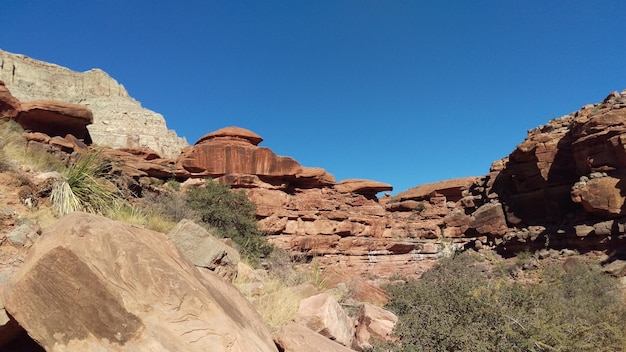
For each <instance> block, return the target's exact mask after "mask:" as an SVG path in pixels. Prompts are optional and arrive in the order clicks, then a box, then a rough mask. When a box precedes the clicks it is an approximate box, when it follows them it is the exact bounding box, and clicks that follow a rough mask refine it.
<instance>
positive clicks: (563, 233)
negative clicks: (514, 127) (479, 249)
mask: <svg viewBox="0 0 626 352" xmlns="http://www.w3.org/2000/svg"><path fill="white" fill-rule="evenodd" d="M495 174H496V175H497V176H496V177H495V180H494V182H493V184H492V186H489V185H485V188H487V189H488V190H487V192H488V193H491V194H492V195H493V196H495V198H498V200H499V201H500V203H502V205H503V210H504V212H505V216H506V219H507V222H508V224H509V225H514V226H516V227H518V228H526V227H528V228H531V227H537V226H542V227H543V228H544V231H543V234H542V236H540V237H539V240H541V238H542V237H543V238H544V241H546V239H547V238H548V237H549V238H550V243H552V244H554V245H557V246H571V245H572V244H574V245H575V246H576V244H575V243H576V242H578V243H579V244H578V245H577V246H578V247H577V249H579V250H587V249H591V248H595V249H601V248H605V247H607V246H613V245H614V244H609V243H613V242H614V241H621V240H623V238H622V237H623V236H622V235H623V234H621V233H620V232H619V231H617V229H615V230H614V231H608V233H607V231H603V230H600V232H602V233H604V235H602V236H607V237H602V236H601V237H593V236H591V235H594V234H596V233H595V231H586V232H585V231H583V229H584V228H591V229H593V228H595V226H594V225H593V224H595V223H602V222H603V221H605V220H606V219H616V221H618V222H619V219H621V218H622V217H623V216H624V215H626V210H624V204H625V203H626V191H625V190H626V186H624V183H625V182H626V180H625V175H626V91H624V92H622V93H617V92H614V93H611V94H610V95H609V96H608V97H607V98H606V99H604V101H602V102H601V103H598V104H594V105H591V104H589V105H585V106H583V107H582V109H580V110H578V111H576V112H574V113H572V114H569V115H566V116H563V117H560V118H557V119H554V120H551V121H549V122H548V123H547V124H546V125H544V126H540V127H538V128H536V129H534V130H531V131H529V134H528V137H527V138H526V140H525V141H524V142H522V143H521V144H519V145H518V146H517V148H516V149H515V151H513V152H512V153H511V154H510V155H509V156H508V157H507V158H506V159H504V160H503V161H502V162H501V163H499V167H498V170H497V172H496V173H495ZM551 229H554V230H551ZM530 232H532V231H530ZM530 232H529V231H522V232H516V233H517V234H513V233H512V234H511V235H507V236H506V237H507V238H509V239H512V241H513V242H514V241H520V242H525V241H528V238H527V237H529V236H527V234H528V233H530ZM587 235H589V236H587ZM581 236H582V237H588V238H589V240H587V241H585V242H584V243H583V242H580V241H579V238H581ZM531 237H533V238H535V237H536V236H531ZM526 243H527V242H526ZM602 243H604V245H603V244H602ZM583 244H584V247H585V248H582V247H580V246H581V245H583Z"/></svg>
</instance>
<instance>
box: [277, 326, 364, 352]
mask: <svg viewBox="0 0 626 352" xmlns="http://www.w3.org/2000/svg"><path fill="white" fill-rule="evenodd" d="M274 341H275V342H276V345H278V347H279V348H280V350H281V351H283V352H350V351H352V349H350V348H348V347H345V346H343V345H340V344H338V343H337V342H335V341H332V340H330V339H328V338H327V337H324V336H322V335H320V334H318V333H317V332H315V331H313V330H311V329H309V328H307V327H305V326H302V325H300V324H297V323H290V324H287V325H285V326H283V327H282V328H281V329H280V330H279V331H278V332H276V333H274Z"/></svg>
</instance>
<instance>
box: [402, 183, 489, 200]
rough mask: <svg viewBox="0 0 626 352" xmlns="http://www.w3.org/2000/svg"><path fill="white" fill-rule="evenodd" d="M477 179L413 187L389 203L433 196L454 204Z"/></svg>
mask: <svg viewBox="0 0 626 352" xmlns="http://www.w3.org/2000/svg"><path fill="white" fill-rule="evenodd" d="M476 180H477V177H464V178H455V179H450V180H445V181H440V182H435V183H429V184H425V185H420V186H417V187H413V188H411V189H409V190H406V191H404V192H400V193H398V194H397V195H396V196H394V197H392V199H391V202H402V201H404V200H411V199H412V200H424V199H430V197H432V196H435V195H443V196H445V197H446V198H447V199H448V200H449V201H451V202H456V201H458V200H459V199H461V198H463V191H464V190H467V189H468V188H469V187H470V186H471V185H472V184H473V183H474V182H475V181H476Z"/></svg>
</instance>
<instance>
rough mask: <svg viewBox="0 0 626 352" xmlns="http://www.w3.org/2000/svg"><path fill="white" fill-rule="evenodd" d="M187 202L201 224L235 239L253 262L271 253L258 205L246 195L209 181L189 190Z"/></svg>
mask: <svg viewBox="0 0 626 352" xmlns="http://www.w3.org/2000/svg"><path fill="white" fill-rule="evenodd" d="M186 201H187V204H188V205H189V207H190V208H192V209H193V210H194V211H196V212H197V213H198V214H199V217H200V219H201V220H202V222H204V223H206V224H207V225H210V226H212V227H214V228H215V229H216V230H217V231H218V235H220V236H222V237H227V238H230V239H232V240H233V241H234V242H235V243H236V244H238V245H239V246H240V247H241V248H240V250H241V252H242V254H243V255H244V256H245V257H247V258H248V260H250V261H251V262H252V263H256V262H258V259H259V258H263V257H266V256H267V255H269V254H270V253H271V252H272V246H271V245H270V244H269V243H268V242H267V241H266V240H265V238H264V235H265V234H264V233H263V232H262V231H261V230H260V229H259V226H258V223H257V220H256V217H255V215H254V211H255V206H254V204H253V203H252V202H250V200H249V199H248V197H247V196H246V195H245V193H243V192H235V191H232V190H231V189H230V187H228V186H224V185H221V184H218V183H216V182H214V181H212V180H209V181H207V182H206V183H205V185H204V187H193V188H190V189H189V190H188V191H187V193H186Z"/></svg>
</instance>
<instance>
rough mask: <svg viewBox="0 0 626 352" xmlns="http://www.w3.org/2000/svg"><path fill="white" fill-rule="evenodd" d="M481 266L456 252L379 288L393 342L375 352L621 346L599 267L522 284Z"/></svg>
mask: <svg viewBox="0 0 626 352" xmlns="http://www.w3.org/2000/svg"><path fill="white" fill-rule="evenodd" d="M484 267H485V266H483V265H480V263H479V262H477V260H476V258H475V257H473V256H472V255H469V254H461V255H456V256H455V257H453V258H444V259H442V260H441V262H440V263H439V264H438V265H437V266H435V267H434V268H433V269H431V270H429V271H428V272H426V273H425V274H424V275H423V277H422V278H421V279H420V280H419V281H410V282H407V283H400V284H394V285H391V286H389V287H387V292H388V293H389V295H390V297H391V300H390V302H389V304H388V306H387V308H388V309H390V310H391V311H393V312H395V313H396V314H398V316H399V318H400V320H399V322H398V324H397V326H396V328H395V330H394V334H395V335H396V337H398V338H399V341H400V343H398V344H395V345H384V346H378V347H377V350H379V351H384V350H389V349H391V350H393V351H563V352H565V351H622V350H624V347H625V346H626V345H625V343H626V337H625V336H624V334H623V331H624V329H625V328H626V323H624V322H623V319H622V316H623V314H624V312H625V310H624V307H623V305H622V302H621V300H620V294H619V290H618V288H617V282H616V281H615V280H614V279H612V278H610V277H608V276H606V275H604V274H603V273H602V272H601V271H600V270H598V269H595V268H594V267H593V266H591V265H589V264H588V263H583V262H581V263H579V264H578V265H577V266H575V267H574V268H573V269H571V270H568V271H565V270H563V268H562V267H561V266H560V265H553V266H549V267H546V268H543V269H541V270H539V272H538V274H537V275H538V277H537V278H536V280H535V281H534V282H532V283H528V284H524V285H522V284H519V283H515V282H511V281H510V280H509V279H508V278H506V277H504V276H503V275H502V274H499V273H497V272H496V273H495V274H494V273H492V272H489V271H485V270H484Z"/></svg>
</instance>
